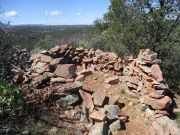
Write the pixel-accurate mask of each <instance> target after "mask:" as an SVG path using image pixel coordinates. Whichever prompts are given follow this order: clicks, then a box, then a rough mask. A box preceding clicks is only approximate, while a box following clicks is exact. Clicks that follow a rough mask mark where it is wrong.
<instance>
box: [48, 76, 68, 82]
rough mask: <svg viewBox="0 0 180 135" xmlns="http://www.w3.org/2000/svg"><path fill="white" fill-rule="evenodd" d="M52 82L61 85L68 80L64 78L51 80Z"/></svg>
mask: <svg viewBox="0 0 180 135" xmlns="http://www.w3.org/2000/svg"><path fill="white" fill-rule="evenodd" d="M50 81H51V82H60V83H63V82H66V79H65V78H62V77H57V78H51V80H50Z"/></svg>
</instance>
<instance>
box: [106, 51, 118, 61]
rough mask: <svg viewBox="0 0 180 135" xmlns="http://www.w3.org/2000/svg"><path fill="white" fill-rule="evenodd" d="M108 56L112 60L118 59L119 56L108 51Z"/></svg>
mask: <svg viewBox="0 0 180 135" xmlns="http://www.w3.org/2000/svg"><path fill="white" fill-rule="evenodd" d="M108 58H109V59H110V60H116V59H117V58H118V56H117V55H116V54H115V53H114V52H109V53H108Z"/></svg>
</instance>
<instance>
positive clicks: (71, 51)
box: [22, 45, 172, 135]
mask: <svg viewBox="0 0 180 135" xmlns="http://www.w3.org/2000/svg"><path fill="white" fill-rule="evenodd" d="M31 63H32V65H31V68H29V70H28V72H27V73H26V74H25V75H24V77H23V78H24V79H23V82H22V89H23V91H24V92H25V93H26V95H27V99H28V101H29V102H28V103H29V104H31V105H33V104H38V103H46V102H47V101H55V102H56V105H57V106H58V107H59V108H61V109H62V108H65V109H67V108H71V109H72V108H74V109H75V108H76V106H78V105H81V107H80V108H81V109H80V110H81V111H80V112H81V116H80V122H81V123H82V125H83V128H84V129H85V130H84V132H86V133H89V135H101V134H107V133H108V132H116V131H118V130H119V129H121V128H122V127H123V125H122V124H123V123H124V122H126V121H127V117H125V116H124V115H123V113H122V111H121V109H120V108H119V106H118V105H117V104H116V103H117V101H118V98H113V97H110V96H107V95H106V94H105V93H104V92H103V91H98V90H97V91H95V92H92V91H88V90H83V89H82V81H83V80H84V79H85V77H86V76H87V75H89V74H92V73H93V71H95V70H97V71H102V72H104V73H108V72H111V73H113V74H114V76H113V77H108V78H106V79H105V82H106V83H108V84H109V85H111V84H116V83H118V82H119V81H120V79H121V80H122V81H123V82H124V83H125V84H126V85H127V87H128V89H129V91H130V92H131V93H133V94H135V95H136V96H138V97H139V98H140V102H142V103H144V104H146V105H147V106H149V107H150V108H151V109H152V110H155V113H156V114H157V115H156V117H161V116H164V115H168V114H169V110H170V106H171V104H172V99H171V98H170V97H169V96H168V95H166V92H167V91H168V89H169V88H168V85H167V84H166V83H165V81H164V79H163V75H162V71H161V69H160V67H159V64H160V63H161V60H159V59H157V54H156V53H154V52H152V51H151V50H149V49H146V50H141V51H140V53H139V55H138V58H137V59H133V58H132V57H130V58H126V59H122V58H119V57H118V56H117V55H116V54H115V53H113V52H103V51H101V50H93V49H83V48H74V47H72V46H69V45H58V46H55V47H53V48H51V49H50V50H48V51H47V50H45V51H41V52H40V53H38V54H36V55H34V57H32V58H31ZM79 66H82V67H83V69H82V70H80V71H78V67H79ZM119 76H121V77H119ZM119 78H120V79H119ZM75 110H77V108H76V109H75ZM71 113H73V115H74V113H75V112H74V110H71ZM73 115H72V116H73Z"/></svg>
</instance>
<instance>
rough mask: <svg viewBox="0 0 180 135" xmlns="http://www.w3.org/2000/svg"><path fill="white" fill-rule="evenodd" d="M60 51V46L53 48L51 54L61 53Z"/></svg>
mask: <svg viewBox="0 0 180 135" xmlns="http://www.w3.org/2000/svg"><path fill="white" fill-rule="evenodd" d="M59 49H60V48H59V46H55V47H53V48H51V49H50V52H52V53H56V52H58V51H59Z"/></svg>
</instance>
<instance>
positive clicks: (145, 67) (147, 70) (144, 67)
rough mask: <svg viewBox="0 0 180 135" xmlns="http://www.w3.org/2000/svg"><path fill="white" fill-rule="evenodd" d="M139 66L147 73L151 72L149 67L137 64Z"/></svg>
mask: <svg viewBox="0 0 180 135" xmlns="http://www.w3.org/2000/svg"><path fill="white" fill-rule="evenodd" d="M139 68H140V69H141V70H142V71H143V72H145V73H148V74H149V73H151V67H148V66H144V65H139Z"/></svg>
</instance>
